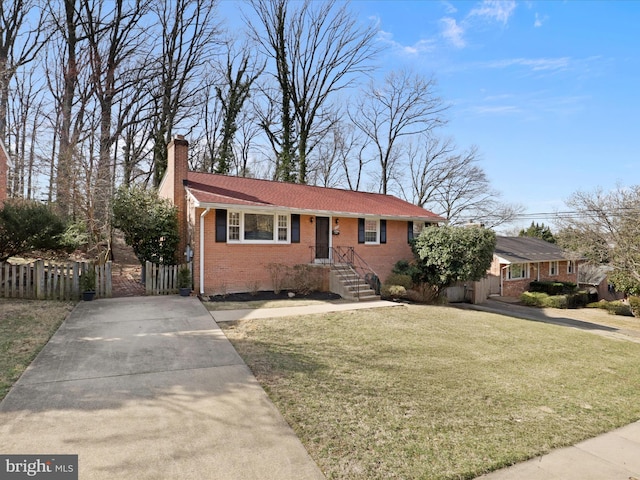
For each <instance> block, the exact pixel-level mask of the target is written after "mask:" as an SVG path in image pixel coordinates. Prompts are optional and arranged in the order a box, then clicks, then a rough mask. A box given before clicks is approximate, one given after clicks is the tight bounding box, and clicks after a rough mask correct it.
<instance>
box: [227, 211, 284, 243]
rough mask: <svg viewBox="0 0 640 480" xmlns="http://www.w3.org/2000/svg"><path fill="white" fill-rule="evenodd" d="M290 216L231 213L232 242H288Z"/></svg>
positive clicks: (229, 220) (230, 232)
mask: <svg viewBox="0 0 640 480" xmlns="http://www.w3.org/2000/svg"><path fill="white" fill-rule="evenodd" d="M289 228H290V222H289V215H286V214H270V213H266V214H265V213H244V212H229V213H228V217H227V231H228V239H229V241H230V242H287V241H289Z"/></svg>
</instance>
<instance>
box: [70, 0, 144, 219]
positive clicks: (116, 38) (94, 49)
mask: <svg viewBox="0 0 640 480" xmlns="http://www.w3.org/2000/svg"><path fill="white" fill-rule="evenodd" d="M150 3H151V0H131V1H130V2H129V1H127V0H115V1H114V2H113V6H112V8H109V7H111V2H109V3H108V4H107V2H106V0H94V1H93V2H82V9H81V15H80V23H81V28H82V31H83V33H84V36H85V37H86V40H87V46H88V51H89V58H90V66H91V81H92V86H93V94H94V97H95V99H96V102H97V104H98V108H99V111H100V150H99V156H98V164H97V169H96V186H95V193H96V198H95V213H96V217H95V218H96V220H98V221H99V222H101V223H104V222H106V221H107V220H108V217H109V206H110V198H111V194H112V191H113V185H112V184H111V181H112V174H111V172H112V152H111V149H112V147H113V144H114V142H115V141H116V139H117V138H118V137H119V136H120V133H121V131H122V128H123V125H122V122H121V119H122V118H125V117H126V111H127V109H128V108H131V106H132V105H133V104H134V103H133V102H131V103H127V104H125V105H127V106H125V107H124V108H123V111H124V112H123V113H124V115H123V116H122V117H120V118H118V119H116V121H115V122H114V106H115V103H116V102H117V101H118V99H119V96H121V95H122V94H123V92H125V91H128V90H129V86H130V85H131V83H138V84H139V83H140V82H139V79H140V77H139V75H138V73H139V72H140V71H141V70H142V71H144V68H145V65H144V63H142V62H140V59H141V58H144V55H140V53H141V52H144V50H145V48H144V46H145V37H146V35H147V31H146V29H145V28H144V26H143V25H142V24H141V20H142V18H143V17H144V16H145V15H146V14H147V13H148V10H149V7H150ZM141 63H142V64H141ZM129 100H131V99H129Z"/></svg>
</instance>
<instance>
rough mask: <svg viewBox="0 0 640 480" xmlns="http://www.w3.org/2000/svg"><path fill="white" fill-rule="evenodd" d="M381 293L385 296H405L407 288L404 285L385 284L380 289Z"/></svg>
mask: <svg viewBox="0 0 640 480" xmlns="http://www.w3.org/2000/svg"><path fill="white" fill-rule="evenodd" d="M380 295H381V296H382V297H383V298H405V297H406V296H407V289H406V288H404V287H403V286H402V285H383V286H382V288H381V289H380Z"/></svg>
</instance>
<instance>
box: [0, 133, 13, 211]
mask: <svg viewBox="0 0 640 480" xmlns="http://www.w3.org/2000/svg"><path fill="white" fill-rule="evenodd" d="M11 167H12V164H11V160H10V159H9V154H8V153H7V150H6V148H4V145H3V144H2V142H0V205H1V204H2V203H3V202H4V201H5V200H6V199H7V198H8V196H9V195H8V193H7V191H8V188H9V168H11Z"/></svg>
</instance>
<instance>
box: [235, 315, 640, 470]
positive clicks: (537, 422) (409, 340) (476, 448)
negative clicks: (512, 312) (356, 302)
mask: <svg viewBox="0 0 640 480" xmlns="http://www.w3.org/2000/svg"><path fill="white" fill-rule="evenodd" d="M222 327H223V328H224V330H225V333H226V334H227V336H228V337H229V338H230V339H231V341H232V342H233V344H234V346H235V347H236V349H237V350H238V351H239V353H240V354H241V355H242V356H243V358H244V359H245V361H246V362H247V364H248V365H249V366H250V368H251V369H252V370H253V372H254V373H255V374H256V376H257V378H258V380H259V381H260V382H261V383H262V384H263V386H264V387H265V389H266V390H267V392H268V393H269V395H270V396H271V398H272V399H273V401H274V402H275V403H276V405H277V406H278V408H279V409H280V410H281V411H282V413H283V415H284V416H285V418H286V419H287V421H288V422H289V423H290V424H291V425H292V426H293V428H294V429H295V430H296V432H297V434H298V435H299V437H300V438H301V440H302V441H303V443H304V444H305V446H306V447H307V449H308V451H309V452H310V454H311V455H312V457H313V458H314V459H315V460H316V462H317V463H318V464H319V465H320V467H321V468H322V470H323V471H324V472H325V474H326V475H327V478H344V479H387V478H404V479H409V478H428V479H445V478H451V479H453V478H456V479H458V478H474V477H475V476H477V475H480V474H482V473H484V472H487V471H490V470H495V469H498V468H501V467H503V466H506V465H509V464H512V463H515V462H518V461H522V460H525V459H527V458H531V457H533V456H535V455H539V454H542V453H545V452H547V451H549V450H550V449H552V448H556V447H560V446H565V445H570V444H574V443H576V442H579V441H581V440H583V439H585V438H588V437H591V436H595V435H597V434H599V433H602V432H604V431H608V430H611V429H613V428H616V427H618V426H621V425H624V424H627V423H630V422H632V421H635V420H638V419H639V418H640V403H639V402H638V401H637V385H638V384H640V369H639V368H638V364H637V358H638V356H639V355H640V344H637V343H632V342H621V341H614V340H610V339H607V338H602V337H599V336H596V335H592V334H589V333H586V332H581V331H577V330H575V329H569V328H564V327H559V326H555V325H548V324H544V323H537V322H527V321H522V320H518V319H513V318H509V317H505V316H501V315H496V314H490V313H485V312H477V311H466V310H458V309H454V308H448V307H433V306H408V307H403V308H398V307H396V308H392V309H384V308H379V309H371V310H359V311H351V312H341V313H339V314H326V315H312V316H303V317H295V318H293V317H292V318H284V319H283V318H279V319H268V320H252V321H244V322H238V323H235V324H230V325H226V326H225V325H222Z"/></svg>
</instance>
